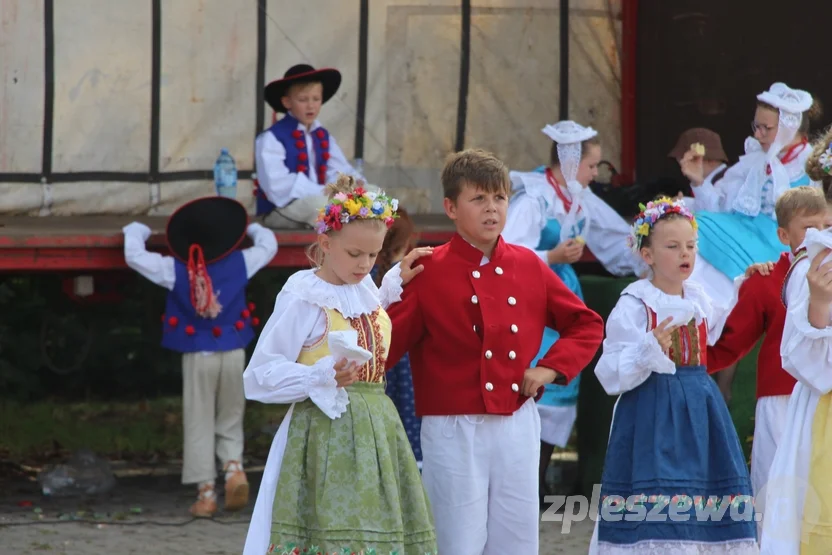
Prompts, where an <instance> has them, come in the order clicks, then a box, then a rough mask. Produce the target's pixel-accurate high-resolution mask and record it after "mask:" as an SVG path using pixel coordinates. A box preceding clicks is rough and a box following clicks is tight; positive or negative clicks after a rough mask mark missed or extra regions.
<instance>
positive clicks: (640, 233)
mask: <svg viewBox="0 0 832 555" xmlns="http://www.w3.org/2000/svg"><path fill="white" fill-rule="evenodd" d="M638 207H639V209H640V210H641V212H639V214H638V216H636V219H635V221H634V222H633V226H632V228H631V229H630V236H629V237H628V238H627V245H628V246H629V247H630V249H632V251H633V252H634V253H636V254H638V252H639V251H640V250H641V244H642V242H643V241H644V238H645V237H647V236H648V235H650V231H651V230H652V229H653V227H654V226H655V225H656V222H658V221H659V220H661V219H662V218H664V217H666V216H668V215H670V214H679V215H680V216H683V217H685V218H687V219H688V220H689V221H690V224H691V225H692V226H693V230H694V231H696V230H697V224H696V217H695V216H694V215H693V212H691V211H690V210H689V209H688V207H687V206H685V203H684V201H682V200H681V199H679V200H673V199H671V198H670V197H661V198H658V199H656V200H654V201H651V202H648V203H647V205H646V206H645V205H644V204H641V203H639V205H638Z"/></svg>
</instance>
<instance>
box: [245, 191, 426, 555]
mask: <svg viewBox="0 0 832 555" xmlns="http://www.w3.org/2000/svg"><path fill="white" fill-rule="evenodd" d="M329 192H330V194H329V198H330V200H329V202H328V204H327V205H326V207H325V208H324V209H322V210H321V212H320V216H319V218H318V224H317V231H318V241H317V242H316V243H315V244H314V245H313V246H312V251H311V255H312V256H311V257H312V258H313V259H314V262H315V267H314V268H313V269H311V270H306V271H301V272H297V273H296V274H294V275H293V276H292V277H291V278H289V280H288V281H287V282H286V285H285V286H284V287H283V290H282V291H281V292H280V294H279V295H278V296H277V300H276V302H275V309H274V313H273V315H272V317H271V318H270V319H269V321H268V323H267V324H266V326H265V327H264V329H263V332H262V334H261V335H260V339H259V341H258V343H257V347H256V348H255V350H254V354H253V355H252V357H251V361H250V363H249V365H248V368H247V369H246V371H245V374H244V375H243V379H244V384H245V393H246V397H247V398H249V399H252V400H255V401H260V402H263V403H281V404H291V407H290V409H289V412H288V413H287V415H286V417H285V418H284V420H283V422H282V423H281V425H280V429H279V430H278V432H277V434H276V436H275V439H274V442H273V444H272V447H271V451H270V452H269V458H268V461H267V463H266V468H265V470H264V473H263V481H262V483H261V486H260V491H259V493H258V495H257V503H256V505H255V509H254V514H253V515H252V520H251V525H250V527H249V532H248V537H247V539H246V546H245V550H244V554H245V555H249V554H252V555H253V554H257V555H262V554H263V553H278V554H282V553H296V552H297V553H318V552H321V553H333V552H338V553H341V552H342V551H343V552H347V553H353V552H355V553H361V552H363V553H373V552H374V553H378V554H379V555H382V554H384V555H387V554H389V553H394V552H395V553H398V554H400V555H425V554H435V553H436V550H437V548H436V535H435V531H434V524H433V517H432V516H431V511H430V505H429V502H428V498H427V496H426V494H425V491H424V488H423V486H422V480H421V476H420V474H419V469H418V467H417V465H416V460H415V459H414V457H413V451H412V450H411V448H410V444H409V442H408V439H407V435H406V433H405V430H404V428H403V426H402V422H401V419H400V418H399V415H398V413H397V411H396V408H395V406H394V405H393V403H392V401H391V400H390V398H389V397H388V396H387V395H386V394H385V390H384V375H385V374H384V372H385V362H386V358H387V352H388V348H389V344H390V328H391V323H390V318H389V317H388V316H387V313H386V312H385V310H384V307H386V306H387V305H388V304H389V303H390V302H393V301H396V300H399V298H400V294H401V292H402V289H401V287H402V286H403V285H405V284H406V283H407V282H408V281H409V280H410V279H411V278H412V277H413V276H414V275H415V274H417V273H419V272H420V271H421V269H422V267H421V266H418V267H416V268H413V262H414V260H416V259H417V258H418V257H420V256H422V255H425V254H428V253H429V252H430V249H415V250H414V251H411V253H410V254H408V255H407V256H406V257H405V259H404V260H403V261H402V263H401V264H400V265H398V266H397V267H396V268H394V269H392V270H390V272H388V273H387V275H386V276H385V279H384V282H383V283H382V286H381V288H380V289H379V288H378V287H377V286H376V285H375V283H374V282H373V280H372V278H371V277H370V271H371V269H372V268H373V265H374V264H375V259H376V256H377V255H378V253H379V251H380V250H381V248H382V244H383V242H384V237H385V234H386V232H387V229H388V227H390V226H391V225H392V223H393V221H394V218H395V217H396V209H397V205H398V202H397V201H396V200H395V199H391V198H389V197H387V196H386V195H384V194H375V193H372V192H368V191H366V190H364V189H363V188H362V187H360V186H357V185H356V183H355V181H354V180H353V178H352V177H341V178H340V179H339V180H338V183H336V184H334V185H330V186H329Z"/></svg>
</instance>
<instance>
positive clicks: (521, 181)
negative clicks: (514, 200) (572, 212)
mask: <svg viewBox="0 0 832 555" xmlns="http://www.w3.org/2000/svg"><path fill="white" fill-rule="evenodd" d="M510 176H511V183H512V186H513V188H514V190H515V191H516V192H520V191H524V192H525V193H526V194H527V195H529V196H530V197H532V198H534V199H538V200H542V201H543V202H544V203H545V204H546V210H547V218H552V217H557V216H558V215H566V210H565V209H564V207H563V203H562V202H561V201H560V199H559V198H558V196H557V194H556V193H555V189H554V187H552V186H551V185H550V184H549V180H548V179H546V174H545V173H539V172H511V173H510Z"/></svg>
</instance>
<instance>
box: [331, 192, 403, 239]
mask: <svg viewBox="0 0 832 555" xmlns="http://www.w3.org/2000/svg"><path fill="white" fill-rule="evenodd" d="M398 209H399V201H398V199H394V198H390V197H389V196H387V195H386V194H384V193H373V192H370V191H367V190H365V189H364V188H363V187H356V188H355V189H354V190H353V191H352V192H349V193H344V192H339V193H336V194H335V195H334V196H333V197H332V198H331V199H330V200H329V202H327V204H326V206H325V207H324V208H322V209H321V211H320V212H319V213H318V219H317V221H316V223H315V230H316V231H317V232H318V234H319V235H321V234H324V233H327V232H329V231H339V230H340V229H341V228H342V227H344V224H348V223H350V222H353V221H355V220H381V221H383V222H384V223H385V224H386V225H387V227H388V229H389V228H390V227H391V226H392V225H393V221H394V220H395V219H396V218H398V217H399V215H398V214H397V213H396V211H397V210H398Z"/></svg>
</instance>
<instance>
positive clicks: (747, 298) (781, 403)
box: [708, 187, 829, 495]
mask: <svg viewBox="0 0 832 555" xmlns="http://www.w3.org/2000/svg"><path fill="white" fill-rule="evenodd" d="M828 214H829V209H828V207H827V202H826V199H825V198H824V196H823V192H822V191H821V190H820V189H818V188H815V187H795V188H794V189H789V190H788V191H786V192H785V193H784V194H783V195H782V196H781V197H780V199H779V200H778V201H777V204H776V205H775V215H776V217H777V226H778V228H777V236H778V238H779V239H780V241H781V242H782V243H783V244H784V245H789V248H790V252H787V253H783V254H782V255H781V256H780V259H779V260H778V261H777V262H776V263H775V264H774V265H773V267H771V268H770V270H769V271H768V272H761V273H757V274H754V275H752V276H751V277H749V278H747V279H746V281H745V282H744V283H743V284H742V285H741V286H740V290H739V299H738V301H737V304H736V306H735V307H734V308H733V310H732V311H731V315H730V316H729V317H728V321H727V322H726V323H725V328H724V329H723V332H722V336H720V338H719V341H718V342H717V343H716V345H714V346H713V347H709V348H708V371H709V372H716V371H718V370H722V369H723V368H725V367H728V366H731V365H732V364H734V363H736V362H737V361H739V360H740V359H742V358H743V357H744V356H745V355H747V354H748V353H749V351H751V349H753V348H754V346H755V345H756V344H757V342H758V341H759V340H760V337H762V336H763V335H764V334H765V338H764V339H763V343H762V346H761V347H760V354H759V356H758V357H757V408H756V410H755V415H754V443H753V444H752V447H751V486H752V487H753V489H754V495H757V494H758V493H759V491H760V489H761V488H762V487H763V486H765V484H766V482H767V481H768V471H769V468H770V467H771V463H772V461H773V460H774V452H775V451H776V450H777V444H778V442H779V440H780V435H781V433H782V431H783V430H782V427H783V423H784V422H785V421H786V408H787V407H788V404H789V396H790V395H791V393H792V389H794V384H795V379H794V378H793V377H792V376H791V374H789V373H788V372H786V371H785V370H783V367H782V364H781V359H780V340H781V338H782V336H783V324H784V323H785V321H786V307H785V305H784V304H783V299H782V288H783V282H784V281H785V278H786V275H787V273H788V271H789V268H790V267H791V265H792V261H793V260H794V256H795V253H796V252H797V250H798V249H799V247H800V245H801V243H803V238H804V237H805V235H806V230H807V229H809V228H810V227H814V228H817V229H825V228H826V227H828V226H827V220H828V218H829V215H828Z"/></svg>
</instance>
